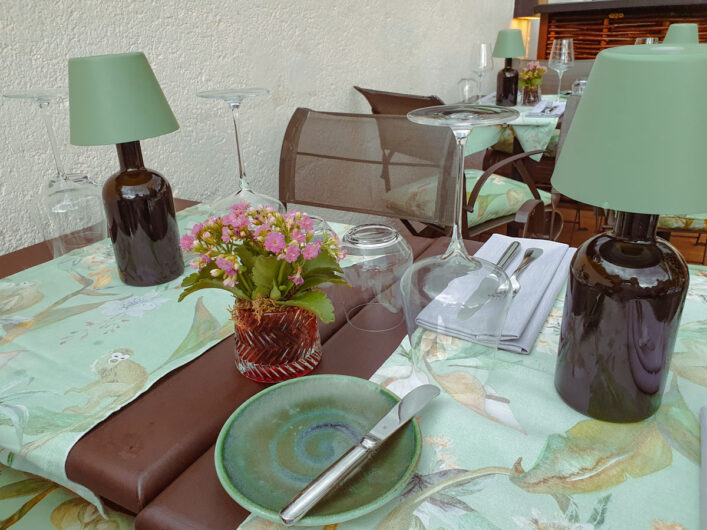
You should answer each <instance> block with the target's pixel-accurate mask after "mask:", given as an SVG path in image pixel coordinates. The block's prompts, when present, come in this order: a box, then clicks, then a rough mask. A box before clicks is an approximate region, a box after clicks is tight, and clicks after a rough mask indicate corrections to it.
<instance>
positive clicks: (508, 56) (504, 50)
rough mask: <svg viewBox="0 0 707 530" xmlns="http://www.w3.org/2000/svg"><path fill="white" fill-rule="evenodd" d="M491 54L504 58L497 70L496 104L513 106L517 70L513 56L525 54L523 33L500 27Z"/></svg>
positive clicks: (515, 93) (515, 97) (516, 95)
mask: <svg viewBox="0 0 707 530" xmlns="http://www.w3.org/2000/svg"><path fill="white" fill-rule="evenodd" d="M493 56H494V57H498V58H499V59H505V60H506V65H505V67H504V68H503V70H501V71H500V72H498V78H497V82H496V105H499V106H501V107H513V106H514V105H515V104H516V103H517V102H518V70H516V69H515V68H513V65H512V62H513V57H524V56H525V45H524V44H523V35H522V34H521V32H520V30H519V29H502V30H501V31H499V32H498V37H496V44H495V45H494V47H493Z"/></svg>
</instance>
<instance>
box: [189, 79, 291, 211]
mask: <svg viewBox="0 0 707 530" xmlns="http://www.w3.org/2000/svg"><path fill="white" fill-rule="evenodd" d="M267 94H269V92H268V90H267V89H265V88H227V89H222V90H208V91H205V92H198V93H197V94H196V95H197V96H198V97H200V98H206V99H220V100H222V101H225V102H226V104H227V105H228V108H229V109H230V111H231V116H232V118H233V129H234V131H235V135H236V153H237V155H238V178H237V181H236V186H235V189H234V191H233V192H232V193H229V194H227V195H226V196H224V197H219V198H218V199H216V200H215V201H213V202H212V203H211V205H210V206H211V214H212V215H223V214H224V213H226V212H227V211H228V209H229V208H230V207H231V206H232V205H234V204H237V203H239V202H244V201H245V202H247V203H249V204H250V205H251V206H253V207H257V206H272V207H273V208H275V210H277V211H278V212H281V213H285V207H284V205H283V204H282V203H281V202H280V201H278V200H277V199H275V198H274V197H269V196H268V195H263V194H261V193H257V192H255V191H253V189H252V188H251V187H250V183H249V182H248V179H247V177H246V171H245V164H244V162H243V154H242V151H241V143H240V137H239V135H238V111H239V110H240V107H241V104H242V103H243V100H244V99H247V98H251V97H257V96H266V95H267Z"/></svg>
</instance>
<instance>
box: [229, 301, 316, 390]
mask: <svg viewBox="0 0 707 530" xmlns="http://www.w3.org/2000/svg"><path fill="white" fill-rule="evenodd" d="M233 322H234V324H235V338H236V367H237V368H238V371H239V372H240V373H242V374H243V375H244V376H245V377H247V378H248V379H252V380H253V381H258V382H260V383H277V382H279V381H285V380H286V379H293V378H295V377H299V376H301V375H306V374H308V373H309V372H311V371H312V370H314V368H315V367H316V366H317V365H318V364H319V361H320V360H321V358H322V344H321V339H320V338H319V327H318V325H317V317H316V315H314V313H311V312H309V311H306V310H305V309H301V308H299V307H287V308H283V309H282V310H281V311H272V312H263V313H261V314H260V315H258V314H257V313H256V312H255V311H253V310H252V309H238V310H236V311H234V312H233Z"/></svg>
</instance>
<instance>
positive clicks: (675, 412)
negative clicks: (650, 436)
mask: <svg viewBox="0 0 707 530" xmlns="http://www.w3.org/2000/svg"><path fill="white" fill-rule="evenodd" d="M655 421H656V423H657V424H658V428H659V429H660V432H661V433H662V434H663V436H665V439H666V440H667V441H668V443H669V444H670V445H671V446H673V447H674V448H675V449H677V450H678V451H679V452H680V453H682V454H683V455H684V456H685V457H687V458H689V459H690V460H692V461H693V462H694V463H695V464H697V465H699V464H700V423H699V421H698V420H697V417H696V416H695V415H694V414H693V413H692V411H691V410H690V409H689V408H688V406H687V403H685V400H684V399H683V397H682V395H681V394H680V389H679V388H678V379H677V377H676V376H673V383H672V386H671V388H670V390H669V391H668V392H666V393H665V394H664V395H663V404H662V405H661V407H660V408H659V409H658V412H657V413H656V415H655Z"/></svg>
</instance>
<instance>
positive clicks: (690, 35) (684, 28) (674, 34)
mask: <svg viewBox="0 0 707 530" xmlns="http://www.w3.org/2000/svg"><path fill="white" fill-rule="evenodd" d="M698 42H700V37H699V32H698V31H697V24H670V27H669V28H668V32H667V33H666V34H665V38H664V39H663V44H697V43H698Z"/></svg>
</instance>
